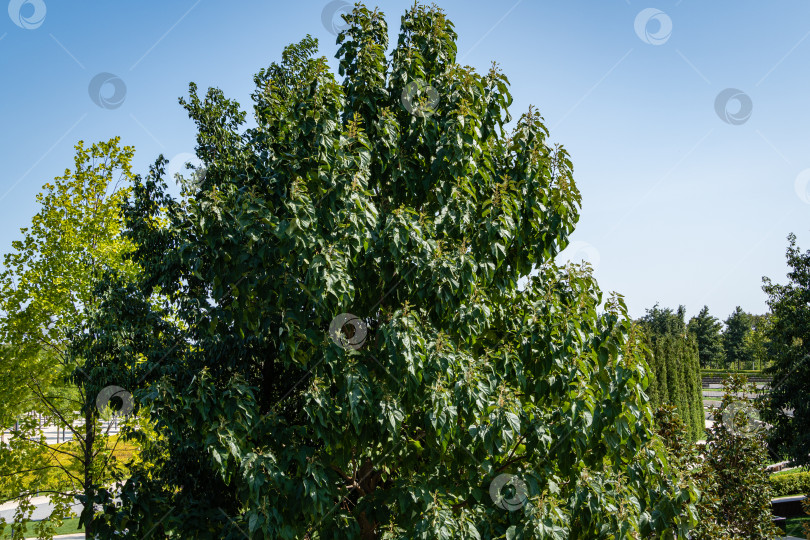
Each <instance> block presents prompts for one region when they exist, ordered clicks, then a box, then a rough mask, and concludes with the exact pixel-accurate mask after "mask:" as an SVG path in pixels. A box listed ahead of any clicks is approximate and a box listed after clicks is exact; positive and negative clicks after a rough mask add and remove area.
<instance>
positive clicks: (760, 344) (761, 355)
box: [744, 313, 773, 369]
mask: <svg viewBox="0 0 810 540" xmlns="http://www.w3.org/2000/svg"><path fill="white" fill-rule="evenodd" d="M772 326H773V321H772V319H771V315H770V313H766V314H764V315H751V330H750V331H749V332H748V333H747V334H746V335H745V338H744V343H745V348H746V349H747V351H748V356H749V357H750V358H751V362H752V368H753V369H764V368H765V367H766V366H767V365H769V364H770V362H771V354H772V350H773V346H772V344H771V340H770V339H769V338H768V335H769V334H770V332H771V327H772Z"/></svg>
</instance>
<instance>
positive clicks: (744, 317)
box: [723, 306, 752, 370]
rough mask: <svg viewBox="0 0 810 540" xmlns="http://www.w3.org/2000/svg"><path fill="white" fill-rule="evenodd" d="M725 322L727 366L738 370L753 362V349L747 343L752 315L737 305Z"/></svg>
mask: <svg viewBox="0 0 810 540" xmlns="http://www.w3.org/2000/svg"><path fill="white" fill-rule="evenodd" d="M725 322H726V329H725V331H724V332H723V351H724V352H725V356H726V366H727V367H729V368H735V369H738V370H739V369H745V368H747V367H748V365H749V364H752V355H751V350H750V349H749V348H748V347H747V345H746V338H747V336H748V334H749V333H750V332H751V323H752V321H751V315H749V314H748V313H746V312H745V311H743V310H742V308H740V306H737V307H736V308H735V309H734V311H732V312H731V315H729V316H728V318H727V319H726V321H725Z"/></svg>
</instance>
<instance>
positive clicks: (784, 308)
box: [760, 234, 810, 465]
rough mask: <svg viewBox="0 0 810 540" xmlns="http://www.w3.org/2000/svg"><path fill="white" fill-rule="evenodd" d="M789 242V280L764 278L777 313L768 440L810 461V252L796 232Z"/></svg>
mask: <svg viewBox="0 0 810 540" xmlns="http://www.w3.org/2000/svg"><path fill="white" fill-rule="evenodd" d="M788 241H789V242H790V245H789V246H788V249H787V254H786V256H787V263H788V266H789V268H790V271H789V272H788V275H787V277H788V283H787V284H785V285H779V284H776V283H773V282H771V280H770V279H768V278H763V281H764V282H765V285H764V286H763V290H764V291H765V292H766V293H767V294H768V305H769V306H770V308H771V313H772V316H771V321H770V326H769V327H768V329H767V334H766V336H767V338H768V340H769V341H770V349H771V353H772V360H773V365H772V366H771V367H769V368H767V369H766V370H765V373H766V374H769V375H771V376H772V377H773V380H772V383H771V391H770V392H769V394H768V395H767V396H765V399H764V400H763V402H762V403H761V404H760V408H761V411H762V417H763V419H764V420H765V421H766V422H768V423H770V424H772V425H773V428H772V429H771V430H770V431H769V432H768V440H769V442H770V443H771V445H772V447H773V448H774V449H775V451H776V452H777V453H779V454H780V455H784V456H787V457H789V458H790V459H793V460H795V461H796V463H798V464H800V465H810V251H806V252H804V253H802V252H801V250H800V249H799V248H798V247H797V246H796V237H795V236H794V235H792V234H791V235H790V236H789V237H788ZM788 412H790V414H788Z"/></svg>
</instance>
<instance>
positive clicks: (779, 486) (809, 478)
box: [769, 471, 810, 497]
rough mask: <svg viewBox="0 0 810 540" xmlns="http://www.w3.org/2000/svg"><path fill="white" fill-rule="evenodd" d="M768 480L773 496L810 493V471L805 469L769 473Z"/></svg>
mask: <svg viewBox="0 0 810 540" xmlns="http://www.w3.org/2000/svg"><path fill="white" fill-rule="evenodd" d="M769 481H770V483H771V487H772V488H773V496H774V497H781V496H783V495H805V494H810V472H807V471H802V472H795V473H791V474H780V475H777V476H773V475H771V477H770V479H769Z"/></svg>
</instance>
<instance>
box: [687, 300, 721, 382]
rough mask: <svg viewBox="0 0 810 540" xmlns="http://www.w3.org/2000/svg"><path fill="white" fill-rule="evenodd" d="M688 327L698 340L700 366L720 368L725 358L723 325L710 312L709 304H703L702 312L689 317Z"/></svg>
mask: <svg viewBox="0 0 810 540" xmlns="http://www.w3.org/2000/svg"><path fill="white" fill-rule="evenodd" d="M687 329H688V331H689V333H690V334H691V335H693V336H695V340H697V345H698V354H699V356H700V367H702V368H720V367H721V366H722V365H723V363H724V359H725V351H724V349H723V336H722V333H721V332H722V329H723V325H722V324H721V323H720V321H719V320H717V318H715V317H712V316H711V315H710V314H709V306H703V309H701V310H700V313H698V314H697V315H696V316H694V317H692V318H691V319H689V325H688V326H687Z"/></svg>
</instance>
